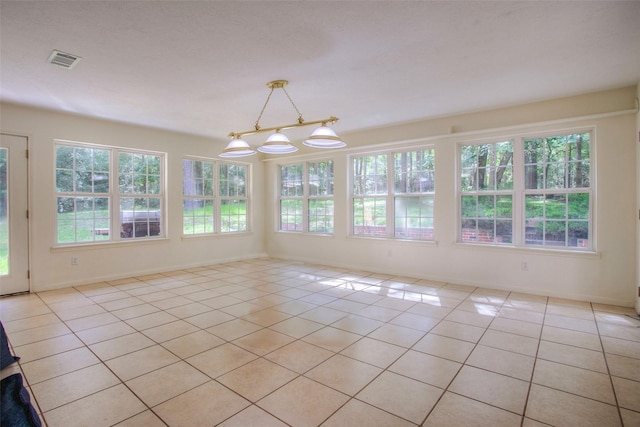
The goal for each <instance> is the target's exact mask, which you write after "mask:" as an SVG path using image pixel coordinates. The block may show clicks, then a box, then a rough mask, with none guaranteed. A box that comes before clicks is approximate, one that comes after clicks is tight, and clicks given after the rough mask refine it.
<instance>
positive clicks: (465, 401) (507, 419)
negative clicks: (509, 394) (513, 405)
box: [423, 392, 522, 427]
mask: <svg viewBox="0 0 640 427" xmlns="http://www.w3.org/2000/svg"><path fill="white" fill-rule="evenodd" d="M521 419H522V417H521V416H519V415H516V414H514V413H512V412H508V411H505V410H502V409H500V408H496V407H495V406H490V405H487V404H484V403H482V402H478V401H477V400H473V399H469V398H466V397H464V396H460V395H457V394H454V393H450V392H447V393H445V394H444V396H442V399H440V401H439V402H438V404H437V405H436V407H435V408H434V409H433V412H432V413H431V414H430V415H429V418H427V421H426V422H425V423H424V424H423V426H425V427H449V426H474V427H519V426H520V422H521Z"/></svg>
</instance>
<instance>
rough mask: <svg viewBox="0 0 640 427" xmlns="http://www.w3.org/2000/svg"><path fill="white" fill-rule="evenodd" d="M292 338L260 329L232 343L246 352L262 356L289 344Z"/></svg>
mask: <svg viewBox="0 0 640 427" xmlns="http://www.w3.org/2000/svg"><path fill="white" fill-rule="evenodd" d="M293 340H294V338H292V337H290V336H288V335H284V334H281V333H280V332H276V331H272V330H270V329H262V330H260V331H257V332H254V333H252V334H249V335H245V336H244V337H241V338H238V339H237V340H234V341H233V343H234V344H235V345H237V346H239V347H242V348H244V349H245V350H247V351H250V352H252V353H255V354H257V355H259V356H264V355H265V354H267V353H271V352H272V351H274V350H277V349H278V348H280V347H282V346H285V345H287V344H289V343H290V342H291V341H293Z"/></svg>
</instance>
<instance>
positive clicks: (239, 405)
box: [154, 381, 250, 427]
mask: <svg viewBox="0 0 640 427" xmlns="http://www.w3.org/2000/svg"><path fill="white" fill-rule="evenodd" d="M249 405H250V403H249V401H247V400H246V399H243V398H242V397H240V396H238V395H237V394H236V393H234V392H232V391H231V390H229V389H228V388H226V387H224V386H222V385H220V384H218V383H217V382H215V381H209V382H207V383H205V384H203V385H201V386H199V387H196V388H194V389H192V390H190V391H188V392H186V393H183V394H181V395H179V396H177V397H174V398H173V399H171V400H169V401H167V402H164V403H162V404H160V405H158V406H156V407H155V408H154V411H155V413H156V414H158V415H159V416H160V417H161V418H162V419H163V420H165V422H166V423H167V424H168V425H170V426H172V427H182V426H184V427H193V426H205V425H216V424H218V423H220V422H222V421H224V420H225V419H227V418H229V417H231V416H232V415H235V414H237V413H238V412H240V411H241V410H243V409H244V408H246V407H247V406H249Z"/></svg>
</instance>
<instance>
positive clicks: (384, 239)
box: [347, 234, 438, 246]
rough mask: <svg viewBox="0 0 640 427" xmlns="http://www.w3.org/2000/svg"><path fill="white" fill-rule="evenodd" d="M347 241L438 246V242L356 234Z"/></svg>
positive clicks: (348, 237)
mask: <svg viewBox="0 0 640 427" xmlns="http://www.w3.org/2000/svg"><path fill="white" fill-rule="evenodd" d="M347 239H355V240H369V241H372V242H385V243H394V242H395V243H408V244H420V245H431V246H438V241H437V240H418V239H401V238H397V237H395V238H394V237H371V236H358V235H355V234H350V235H348V236H347Z"/></svg>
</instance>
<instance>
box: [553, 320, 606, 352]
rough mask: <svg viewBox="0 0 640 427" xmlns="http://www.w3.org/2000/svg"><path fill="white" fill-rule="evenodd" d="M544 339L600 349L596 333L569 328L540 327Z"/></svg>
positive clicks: (600, 345)
mask: <svg viewBox="0 0 640 427" xmlns="http://www.w3.org/2000/svg"><path fill="white" fill-rule="evenodd" d="M541 338H542V339H543V340H545V341H553V342H556V343H560V344H568V345H573V346H576V347H582V348H588V349H589V350H595V351H602V344H600V337H599V336H598V335H597V334H590V333H587V332H579V331H572V330H570V329H563V328H556V327H554V326H548V325H545V326H544V327H543V328H542V337H541Z"/></svg>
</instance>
